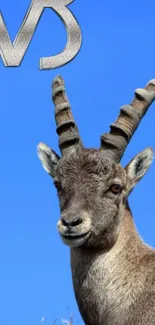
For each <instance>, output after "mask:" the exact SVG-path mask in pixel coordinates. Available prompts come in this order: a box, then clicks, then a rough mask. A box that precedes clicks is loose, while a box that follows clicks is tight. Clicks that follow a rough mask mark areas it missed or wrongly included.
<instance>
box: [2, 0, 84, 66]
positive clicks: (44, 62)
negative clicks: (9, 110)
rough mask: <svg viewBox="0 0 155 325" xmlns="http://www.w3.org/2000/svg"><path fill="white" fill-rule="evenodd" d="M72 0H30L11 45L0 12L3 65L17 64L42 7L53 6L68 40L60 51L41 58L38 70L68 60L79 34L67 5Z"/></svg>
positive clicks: (26, 47) (39, 16)
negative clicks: (64, 28) (63, 26)
mask: <svg viewBox="0 0 155 325" xmlns="http://www.w3.org/2000/svg"><path fill="white" fill-rule="evenodd" d="M71 2H73V0H32V2H31V5H30V7H29V9H28V11H27V14H26V16H25V18H24V20H23V23H22V25H21V28H20V30H19V32H18V34H17V36H16V38H15V40H14V42H13V44H12V42H11V40H10V37H9V34H8V31H7V28H6V26H5V23H4V19H3V17H2V14H0V56H1V57H2V60H3V63H4V65H5V66H7V67H17V66H19V65H20V64H21V62H22V59H23V57H24V55H25V52H26V50H27V49H28V46H29V44H30V42H31V40H32V37H33V35H34V32H35V30H36V27H37V25H38V23H39V20H40V18H41V15H42V14H43V11H44V9H45V8H50V9H53V10H54V11H55V12H56V13H57V14H58V15H59V17H60V18H61V20H62V21H63V23H64V24H65V27H66V31H67V35H68V41H67V45H66V47H65V49H64V51H63V52H61V53H59V54H58V55H55V56H51V57H47V58H41V59H40V69H41V70H44V69H53V68H57V67H60V66H62V65H64V64H66V63H68V62H69V61H71V60H72V59H73V58H74V57H75V56H76V55H77V53H78V52H79V50H80V47H81V43H82V35H81V30H80V26H79V25H78V23H77V21H76V19H75V18H74V16H73V15H72V13H71V12H70V10H69V9H68V8H66V6H67V5H69V4H70V3H71Z"/></svg>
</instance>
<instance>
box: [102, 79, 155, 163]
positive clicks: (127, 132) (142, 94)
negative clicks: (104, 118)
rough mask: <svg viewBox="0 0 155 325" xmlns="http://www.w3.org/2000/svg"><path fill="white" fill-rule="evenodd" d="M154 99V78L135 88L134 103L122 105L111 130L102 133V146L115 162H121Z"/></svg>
mask: <svg viewBox="0 0 155 325" xmlns="http://www.w3.org/2000/svg"><path fill="white" fill-rule="evenodd" d="M154 99H155V79H152V80H150V81H149V83H148V84H147V85H146V87H145V88H144V89H141V88H139V89H136V90H135V98H134V99H133V101H132V103H131V104H130V105H125V106H122V107H121V110H120V114H119V117H118V119H117V120H116V122H115V123H113V124H111V125H110V132H109V133H105V134H103V135H101V148H102V149H104V150H106V151H107V155H108V157H110V158H111V159H113V160H114V161H115V162H120V160H121V158H122V156H123V154H124V151H125V149H126V147H127V145H128V143H129V141H130V139H131V137H132V136H133V134H134V132H135V131H136V129H137V127H138V125H139V123H140V121H141V119H142V118H143V116H144V115H145V113H146V112H147V110H148V108H149V106H150V105H151V104H152V102H153V101H154Z"/></svg>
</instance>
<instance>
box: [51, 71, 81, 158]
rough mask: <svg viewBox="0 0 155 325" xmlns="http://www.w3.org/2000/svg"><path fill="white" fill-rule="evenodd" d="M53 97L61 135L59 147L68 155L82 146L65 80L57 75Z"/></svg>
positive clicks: (56, 119)
mask: <svg viewBox="0 0 155 325" xmlns="http://www.w3.org/2000/svg"><path fill="white" fill-rule="evenodd" d="M52 99H53V103H54V105H55V121H56V125H57V130H56V131H57V133H58V135H59V148H60V151H61V153H62V155H67V154H69V153H71V152H73V151H75V150H76V149H77V148H79V147H82V141H81V139H80V135H79V131H78V128H77V126H76V124H75V121H74V118H73V115H72V112H71V109H70V104H69V101H68V98H67V95H66V92H65V85H64V81H63V79H62V78H61V77H60V76H57V77H56V78H55V79H54V80H53V83H52Z"/></svg>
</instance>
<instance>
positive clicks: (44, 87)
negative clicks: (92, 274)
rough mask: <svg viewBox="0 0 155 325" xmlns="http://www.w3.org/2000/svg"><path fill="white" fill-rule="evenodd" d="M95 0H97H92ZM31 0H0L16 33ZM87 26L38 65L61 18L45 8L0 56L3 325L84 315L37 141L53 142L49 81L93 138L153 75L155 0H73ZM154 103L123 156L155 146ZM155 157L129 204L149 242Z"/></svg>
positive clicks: (90, 140) (86, 137) (52, 44)
mask: <svg viewBox="0 0 155 325" xmlns="http://www.w3.org/2000/svg"><path fill="white" fill-rule="evenodd" d="M96 3H97V4H96ZM29 5H30V0H24V1H20V0H15V1H11V0H7V1H6V0H1V4H0V10H1V11H2V14H3V16H4V19H5V22H6V24H7V28H8V30H9V33H10V36H11V38H12V40H13V39H14V38H15V36H16V34H17V31H18V29H19V27H20V24H21V22H22V20H23V17H24V15H25V13H26V11H27V9H28V7H29ZM69 7H70V9H71V10H72V12H73V13H74V15H75V17H76V18H77V20H78V21H79V24H80V26H81V29H82V33H83V45H82V48H81V51H80V53H79V54H78V56H77V57H76V58H75V59H74V60H73V61H72V62H71V63H69V64H67V65H66V66H64V67H61V68H59V69H56V70H49V71H39V68H38V67H39V58H40V57H42V56H51V55H54V54H57V53H58V52H60V51H61V50H62V49H63V48H64V46H65V43H66V33H65V29H64V27H63V24H62V22H61V20H60V18H58V16H56V14H55V13H54V12H53V11H51V10H49V9H46V10H45V12H44V15H43V16H42V18H41V21H40V24H39V26H38V28H37V31H36V33H35V36H34V38H33V40H32V42H31V44H30V47H29V49H28V51H27V53H26V56H25V58H24V60H23V62H22V64H21V66H20V67H18V68H6V67H4V66H3V63H2V61H1V60H0V76H1V78H0V80H1V81H0V99H1V104H0V139H1V141H0V145H1V159H0V180H1V181H0V194H1V200H0V215H1V218H0V288H1V290H0V307H1V308H0V309H1V312H0V319H1V324H3V325H21V324H22V325H40V324H41V323H42V321H41V320H42V317H44V322H43V324H44V325H52V324H53V322H54V320H55V319H56V318H57V323H56V324H58V325H59V324H61V319H62V318H64V319H68V318H69V316H70V315H71V314H73V317H74V324H81V325H82V324H83V323H82V320H81V317H80V315H79V312H78V308H77V305H76V302H75V299H74V294H73V289H72V282H71V273H70V266H69V265H70V262H69V249H68V248H67V247H65V246H64V245H63V244H62V243H61V241H60V238H59V235H58V233H57V229H56V223H57V220H58V218H59V208H58V200H57V196H56V192H55V189H54V187H53V184H52V180H51V179H50V177H49V176H48V175H47V174H46V173H45V172H44V170H43V169H42V167H41V164H40V162H39V160H38V158H37V155H36V146H37V144H38V142H40V141H43V142H45V143H47V144H48V145H50V146H51V147H52V148H53V149H54V150H57V151H58V145H57V140H58V139H57V135H56V132H55V123H54V116H53V105H52V102H51V82H52V79H53V78H54V77H55V75H57V74H61V75H62V76H63V77H64V79H65V83H66V88H67V93H68V96H69V99H70V102H71V105H72V108H73V113H74V116H75V118H76V121H77V124H78V126H79V129H80V132H81V136H82V138H83V141H84V143H85V145H86V146H87V147H98V146H99V141H100V134H101V133H103V132H105V131H108V130H109V125H110V123H111V122H113V121H114V120H115V119H116V117H117V115H118V111H119V108H120V107H121V106H122V105H123V104H127V103H130V101H131V100H132V98H133V94H134V90H135V89H136V88H139V87H143V86H145V85H146V83H147V82H148V81H149V80H150V79H152V78H155V17H154V12H155V3H154V1H153V0H148V1H147V2H146V1H140V0H137V1H135V0H130V1H123V0H118V1H114V0H112V1H103V0H98V1H97V2H95V1H89V2H87V3H86V1H85V3H84V2H83V0H75V1H74V3H72V4H71V5H70V6H69ZM154 125H155V104H153V105H152V106H151V108H150V110H149V112H148V114H147V115H146V116H145V118H144V120H143V121H142V123H141V125H140V127H139V129H138V131H137V132H136V134H135V135H134V137H133V139H132V141H131V143H130V145H129V146H128V148H127V151H126V153H125V156H124V158H123V160H122V163H123V165H125V164H126V163H127V162H128V161H129V160H130V159H131V158H132V157H133V156H134V155H135V154H136V153H138V152H139V151H141V150H143V149H144V148H145V147H148V146H151V147H153V148H154V150H155V127H154ZM154 179H155V162H154V163H153V164H152V166H151V168H150V170H149V171H148V173H147V174H146V176H145V177H144V179H143V180H142V181H141V182H140V183H139V185H138V186H137V188H136V189H135V190H134V191H133V193H132V195H131V197H130V205H131V208H132V212H133V214H134V220H135V223H136V226H137V229H138V231H139V233H140V235H141V237H142V238H143V239H144V240H145V241H146V242H147V243H148V244H150V245H151V246H153V247H154V246H155V236H154V232H155V213H154V212H153V206H154V197H155V190H154Z"/></svg>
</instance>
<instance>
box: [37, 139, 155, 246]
mask: <svg viewBox="0 0 155 325" xmlns="http://www.w3.org/2000/svg"><path fill="white" fill-rule="evenodd" d="M39 157H40V159H41V161H42V163H43V166H44V168H45V169H46V171H48V173H49V174H50V175H52V177H53V179H54V184H55V187H56V189H57V192H58V197H59V202H60V212H61V215H60V219H59V221H58V231H59V233H60V235H61V238H62V240H63V242H64V243H65V244H67V245H69V246H72V247H77V246H81V245H84V246H87V247H100V248H101V247H104V248H109V247H111V246H113V244H114V243H115V242H116V240H117V238H118V234H119V229H120V225H121V221H122V218H123V211H124V207H125V204H126V199H127V197H128V195H129V193H130V192H131V191H132V189H133V188H134V186H135V184H136V183H137V182H138V180H139V179H140V178H141V177H142V176H143V175H144V173H145V172H146V170H147V169H148V167H149V165H150V163H151V161H152V158H153V152H152V150H151V149H146V150H144V151H143V152H142V153H140V154H139V155H137V156H136V157H135V158H134V159H133V160H132V161H131V162H130V163H129V164H128V166H127V167H126V168H125V169H124V168H123V167H121V165H120V164H117V163H115V162H113V161H112V160H110V159H108V158H107V157H106V152H105V151H104V150H97V149H80V150H77V151H75V152H73V153H71V154H69V155H66V156H64V157H62V158H61V159H59V157H58V156H57V155H56V154H55V153H54V152H53V151H52V150H51V149H50V148H49V147H47V146H46V145H44V144H40V146H39Z"/></svg>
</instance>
